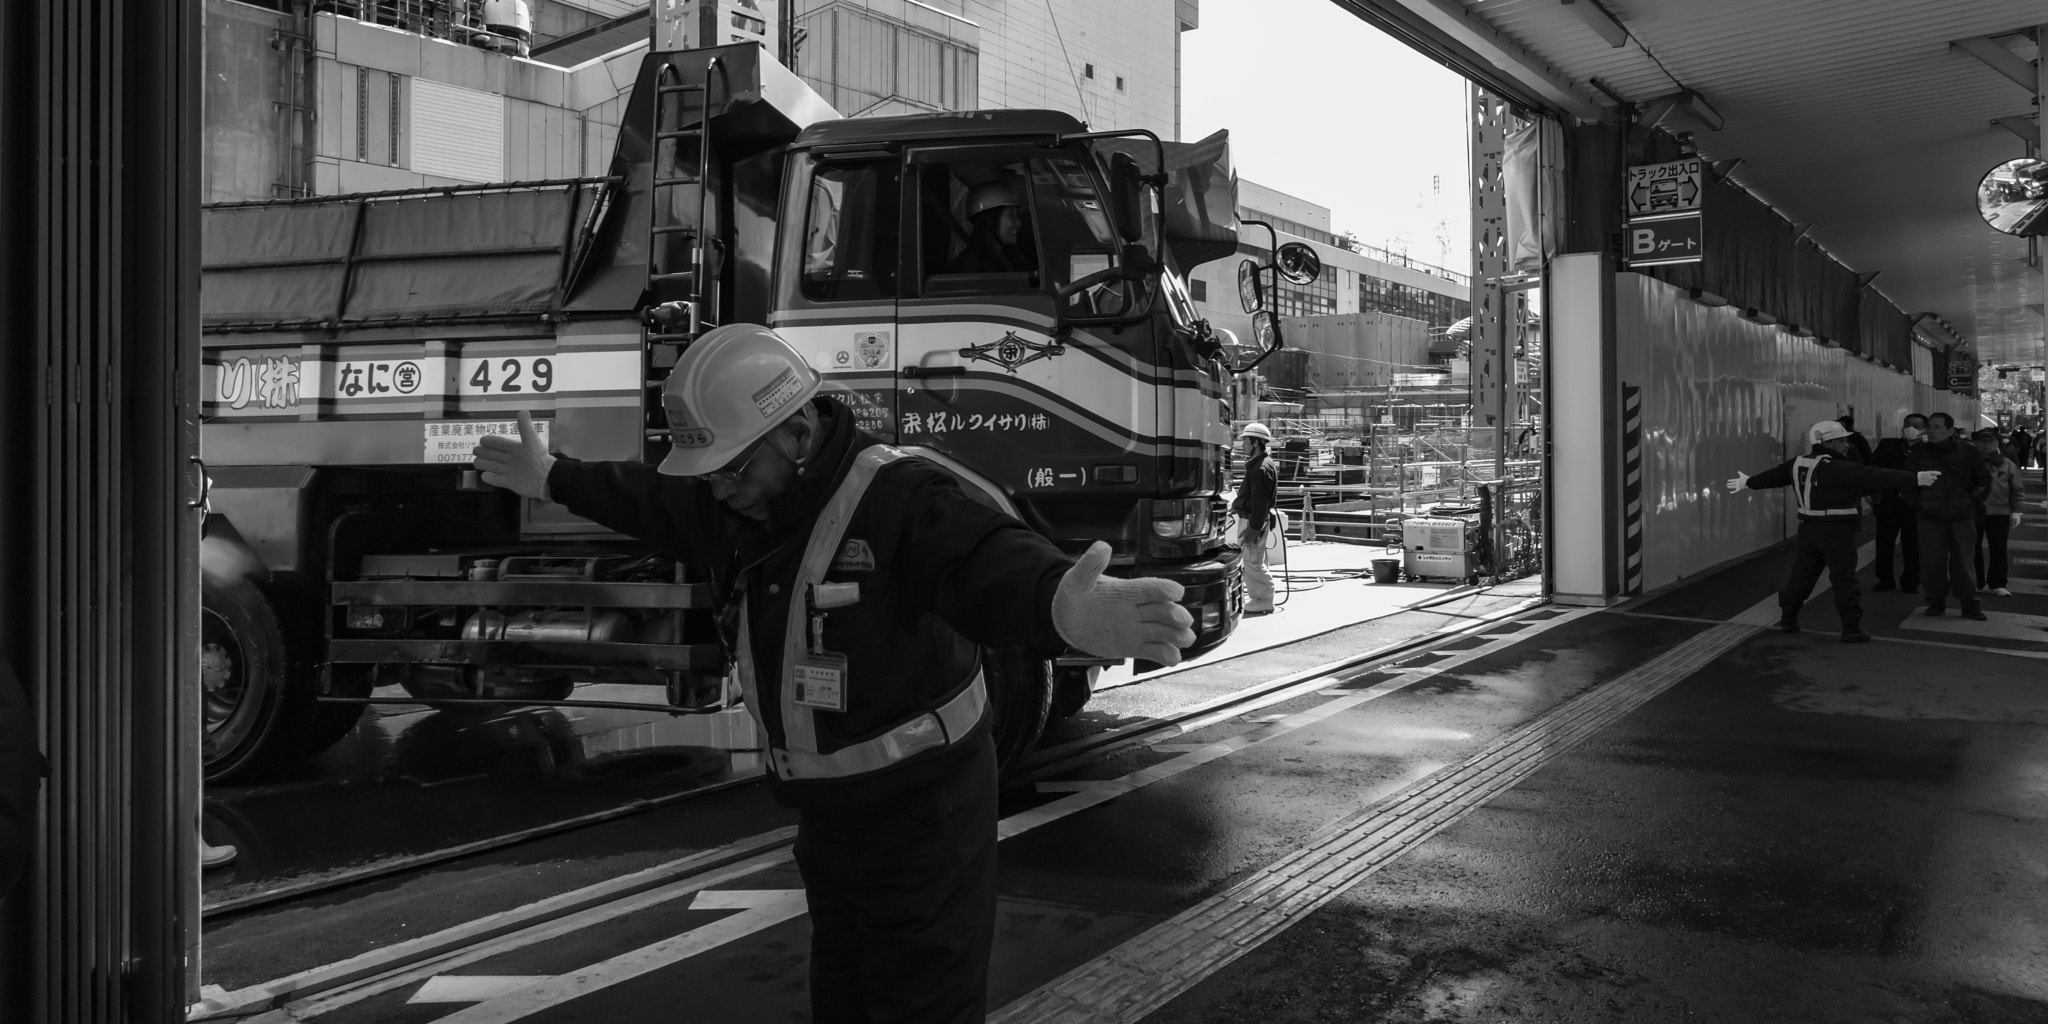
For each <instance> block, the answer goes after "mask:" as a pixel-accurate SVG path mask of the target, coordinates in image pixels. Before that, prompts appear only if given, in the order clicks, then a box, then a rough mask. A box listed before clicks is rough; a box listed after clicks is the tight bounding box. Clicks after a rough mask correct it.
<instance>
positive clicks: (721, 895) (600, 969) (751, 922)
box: [435, 889, 804, 1024]
mask: <svg viewBox="0 0 2048 1024" xmlns="http://www.w3.org/2000/svg"><path fill="white" fill-rule="evenodd" d="M690 909H691V910H738V911H740V913H737V914H734V915H732V916H731V917H726V918H720V919H719V920H716V921H713V922H711V923H710V924H707V925H705V926H703V927H701V928H692V929H691V930H689V931H687V932H684V933H682V934H681V935H676V936H672V937H670V938H666V939H663V940H661V941H660V942H657V943H654V944H653V945H649V946H642V947H640V948H639V949H636V950H633V951H632V952H630V953H621V954H619V955H618V956H615V957H612V958H611V959H609V960H606V961H604V962H603V963H599V964H593V965H591V966H589V967H586V968H584V969H582V970H580V971H576V972H574V973H571V974H563V975H559V976H557V977H553V978H548V979H545V980H543V981H541V982H539V983H537V984H533V985H528V986H526V987H524V988H521V989H519V990H517V991H514V992H509V993H506V994H504V995H501V996H498V997H497V998H495V999H492V1000H490V1001H489V1002H486V1003H479V1004H477V1005H475V1006H471V1007H469V1008H467V1009H463V1010H458V1011H456V1012H454V1013H451V1014H449V1015H448V1016H446V1017H442V1018H440V1019H439V1020H438V1021H436V1022H435V1024H508V1022H510V1021H515V1020H519V1019H520V1018H523V1017H528V1016H531V1015H533V1014H534V1013H536V1012H539V1011H540V1010H543V1009H546V1008H547V1007H550V1006H555V1005H557V1004H560V1003H566V1002H568V1001H569V1000H571V999H575V998H578V997H580V996H586V995H589V994H590V993H592V992H596V991H598V990H600V989H604V988H609V987H611V986H613V985H617V984H619V983H620V982H624V981H631V980H632V979H634V978H637V977H640V976H641V975H643V974H648V973H651V972H653V971H658V970H660V969H662V968H664V967H667V966H669V965H670V964H673V963H677V962H679V961H682V960H687V959H689V958H690V957H693V956H696V955H697V954H699V953H702V952H705V951H706V950H711V949H716V948H718V947H719V946H723V945H725V944H726V943H728V942H732V941H734V940H737V939H743V938H745V937H747V936H749V935H752V934H754V933H755V932H758V931H760V930H762V929H764V928H769V927H773V926H775V925H778V924H781V923H782V922H784V921H787V920H790V919H791V918H794V917H797V916H799V915H801V914H803V912H804V894H803V890H801V889H751V890H727V891H723V892H700V893H698V894H697V896H696V898H695V899H693V900H691V901H690Z"/></svg>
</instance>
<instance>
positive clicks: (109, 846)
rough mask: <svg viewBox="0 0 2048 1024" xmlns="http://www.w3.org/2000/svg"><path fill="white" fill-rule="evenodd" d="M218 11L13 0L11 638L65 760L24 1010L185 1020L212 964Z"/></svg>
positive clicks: (5, 595)
mask: <svg viewBox="0 0 2048 1024" xmlns="http://www.w3.org/2000/svg"><path fill="white" fill-rule="evenodd" d="M199 17H200V3H199V2H198V0H9V2H8V3H7V4H6V5H5V6H4V7H0V82H4V85H0V152H4V153H5V154H6V156H5V158H4V159H0V191H4V192H5V193H6V194H7V195H8V196H9V197H11V199H12V200H13V201H12V202H10V203H8V204H7V205H6V207H5V208H4V210H0V308H5V309H7V310H8V311H9V312H10V313H11V314H12V315H13V316H14V317H15V318H16V320H17V321H18V322H19V328H20V329H19V330H18V331H17V332H16V334H17V336H16V337H15V338H14V339H13V341H14V342H15V343H14V344H9V345H6V346H0V348H4V349H5V351H4V352H0V379H5V380H6V381H8V382H9V383H10V384H11V385H18V392H19V393H18V394H17V395H16V396H15V398H16V400H15V401H12V402H8V403H5V405H4V408H0V425H4V432H5V434H6V436H7V438H8V444H6V445H4V446H0V478H4V479H7V480H9V481H10V482H12V484H13V485H12V486H10V487H8V488H7V489H6V490H7V492H8V493H7V494H5V495H4V496H0V503H4V511H5V514H0V579H5V580H7V581H8V585H7V586H6V587H0V649H4V650H5V651H6V653H7V657H8V658H9V659H10V660H11V661H12V663H13V664H14V666H15V668H16V669H17V670H18V671H19V672H20V674H21V675H22V677H23V682H24V683H25V684H26V686H27V688H28V689H29V692H30V698H31V701H32V703H33V705H34V708H35V716H36V719H37V722H38V725H39V729H38V733H39V737H40V740H41V743H42V745H43V749H44V752H45V753H46V754H47V755H48V757H49V761H50V766H51V773H50V777H49V779H48V781H47V782H46V783H45V785H44V788H43V794H42V806H43V809H44V810H43V814H42V817H41V819H40V820H38V821H37V822H35V831H34V837H35V840H34V843H33V844H32V848H31V851H30V861H29V874H28V877H27V878H26V879H25V880H24V881H23V883H22V884H21V886H20V887H19V888H18V889H17V890H16V891H15V893H14V896H13V898H12V899H10V900H8V901H7V902H6V903H5V904H0V972H4V976H0V1020H7V1021H17V1020H20V1021H42V1022H48V1024H115V1022H123V1024H129V1022H133V1024H171V1022H174V1021H182V1020H183V1019H184V1013H183V1007H184V1006H185V1005H186V1003H187V1002H188V1001H189V993H190V989H188V987H187V985H186V981H187V977H186V970H187V969H188V968H196V966H197V956H196V952H197V950H196V945H195V944H194V943H195V942H196V936H197V927H198V921H199V914H198V902H199V891H198V873H199V869H198V864H197V863H196V860H197V854H198V790H199V757H198V744H197V737H198V704H197V699H198V692H199V687H198V671H197V669H198V636H197V632H198V621H199V613H198V597H197V594H198V580H197V560H196V558H197V536H196V533H197V531H196V529H194V523H193V516H192V513H191V512H190V511H187V509H188V505H187V502H188V501H190V500H191V499H193V498H194V497H196V495H197V492H198V473H197V472H196V469H195V467H193V466H191V465H189V464H188V461H187V460H188V457H189V456H190V455H191V454H192V452H193V442H194V440H195V433H194V432H195V431H196V429H197V423H198V413H197V410H196V408H195V407H194V405H195V402H196V400H197V397H198V392H199V385H198V382H199V374H198V357H199V343H198V324H199V312H198V284H199V275H198V265H199V251H198V249H199V247H198V239H199V234H198V230H197V221H198V216H199V198H200V194H199V159H198V155H199V141H200V139H201V136H202V133H201V131H200V104H199V99H198V97H199V89H198V86H199V77H198V75H199V67H200V64H199V47H198V42H199V37H200V20H199ZM24 943H25V945H24Z"/></svg>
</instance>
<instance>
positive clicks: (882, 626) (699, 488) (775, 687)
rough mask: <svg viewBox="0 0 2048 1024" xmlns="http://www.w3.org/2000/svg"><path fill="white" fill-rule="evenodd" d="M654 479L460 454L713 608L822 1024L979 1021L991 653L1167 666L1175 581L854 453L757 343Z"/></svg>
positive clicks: (714, 367)
mask: <svg viewBox="0 0 2048 1024" xmlns="http://www.w3.org/2000/svg"><path fill="white" fill-rule="evenodd" d="M662 404H663V407H664V409H665V411H666V412H667V415H668V422H669V439H670V441H671V443H672V448H671V450H670V451H669V453H668V456H667V457H666V458H665V459H664V460H663V461H662V463H661V465H660V467H659V468H658V469H657V468H656V467H655V466H651V465H647V464H645V463H640V462H579V461H576V460H575V459H572V458H568V457H566V456H565V457H559V458H558V457H557V456H555V455H552V454H550V453H549V452H548V451H547V446H546V443H545V442H544V441H542V440H541V438H540V437H539V436H538V435H537V434H536V433H535V432H534V430H533V427H532V424H531V422H530V421H529V420H528V418H527V416H526V414H525V413H524V412H522V413H520V420H519V437H517V438H507V437H488V438H485V439H484V440H483V442H482V443H481V444H480V445H479V446H478V447H477V448H476V450H475V459H476V467H477V469H479V470H481V471H482V474H483V479H484V481H485V482H487V483H491V484H494V485H496V486H499V487H505V488H509V489H511V490H514V491H517V492H519V493H520V494H524V495H527V496H529V497H539V498H548V499H552V500H554V501H556V502H559V503H561V504H562V505H563V506H565V507H567V508H568V509H569V510H570V511H571V512H574V513H576V514H578V515H581V516H584V517H586V518H589V519H592V520H594V521H596V522H598V523H601V524H603V525H605V526H607V527H610V528H611V529H614V530H617V531H619V532H621V533H625V534H628V535H631V536H636V537H641V538H644V539H646V540H649V541H653V542H656V543H659V544H661V545H663V546H664V547H665V548H667V549H668V550H669V551H671V552H672V553H673V554H675V555H676V557H678V558H680V559H682V560H685V561H687V562H689V563H691V564H694V565H697V566H700V567H703V568H705V569H707V570H708V571H709V575H710V577H711V579H712V580H714V581H715V582H716V584H717V585H718V586H719V587H720V588H721V589H722V591H723V598H722V604H723V605H724V606H725V607H726V609H727V611H728V615H727V616H725V617H724V618H725V619H726V621H728V622H730V623H731V625H730V626H729V627H728V629H727V633H728V636H727V644H728V646H729V647H730V648H731V649H732V651H733V653H734V658H735V670H736V672H737V675H738V679H739V683H740V687H741V690H742V691H743V693H744V694H745V698H746V699H745V705H746V708H747V711H748V712H749V713H751V714H752V715H753V716H754V719H755V721H756V722H757V723H758V724H759V725H760V731H761V735H762V736H763V737H764V741H765V745H766V748H767V750H766V754H767V761H768V764H769V767H770V773H769V776H768V785H769V787H770V789H771V790H772V791H773V792H774V794H775V796H776V798H777V799H778V800H780V801H781V802H783V803H785V804H787V805H789V806H793V807H795V808H796V809H797V812H798V829H797V842H796V859H797V867H798V870H799V871H800V872H801V873H802V875H803V878H804V884H805V892H806V896H807V899H808V902H809V909H810V915H811V923H812V928H811V970H810V980H811V1005H812V1019H814V1020H817V1021H852V1020H862V1021H865V1020H877V1021H879V1020H902V1021H912V1020H914V1021H932V1022H961V1024H965V1022H968V1021H973V1022H975V1024H979V1022H981V1021H982V1020H983V1019H984V1017H985V1015H986V1012H987V1001H988V993H987V982H988V966H989V953H990V949H991V947H992V945H993V942H994V934H995V908H996V888H995V885H996V875H995V854H996V768H997V766H996V758H995V748H994V744H993V742H992V740H991V738H990V722H989V713H988V696H987V690H986V685H985V684H984V681H983V678H982V671H981V666H980V664H979V657H978V652H979V648H980V647H981V646H989V647H999V648H1002V647H1023V648H1026V649H1029V650H1031V651H1032V652H1034V654H1036V655H1038V656H1041V657H1051V656H1054V655H1056V654H1058V653H1059V652H1061V651H1063V650H1065V649H1066V647H1067V646H1068V645H1070V644H1071V645H1072V646H1073V647H1076V648H1079V649H1080V650H1082V651H1086V652H1089V653H1091V654H1094V655H1097V656H1101V657H1107V658H1144V659H1147V660H1150V661H1157V662H1161V663H1163V664H1174V663H1177V662H1178V661H1179V660H1180V649H1181V648H1184V647H1186V646H1188V645H1189V644H1192V643H1193V642H1194V639H1195V634H1194V631H1193V630H1192V629H1191V628H1190V627H1191V625H1192V618H1191V617H1190V615H1189V614H1188V612H1187V610H1186V609H1184V608H1182V607H1181V606H1180V605H1179V604H1176V603H1175V602H1176V601H1178V600H1179V599H1180V598H1181V596H1182V589H1181V586H1180V584H1178V583H1175V582H1172V581H1169V580H1162V579H1151V578H1147V579H1135V580H1124V579H1114V578H1105V577H1103V576H1102V575H1101V574H1102V569H1103V567H1104V566H1105V565H1106V564H1107V563H1108V560H1109V547H1108V545H1106V544H1101V543H1097V544H1095V545H1094V546H1093V547H1092V548H1091V549H1090V550H1089V551H1088V552H1087V553H1086V554H1084V555H1082V556H1081V558H1080V559H1079V560H1078V561H1075V560H1073V559H1070V558H1068V557H1067V556H1065V555H1063V554H1062V553H1061V552H1060V551H1059V549H1058V548H1056V547H1054V546H1053V545H1052V543H1051V542H1049V541H1047V540H1046V539H1045V538H1043V537H1041V536H1039V535H1038V534H1037V533H1036V532H1034V531H1032V530H1031V529H1030V528H1028V527H1026V526H1025V525H1024V524H1022V523H1020V522H1018V521H1017V520H1016V519H1014V518H1012V517H1010V516H1008V515H1005V514H1003V513H1001V512H999V511H996V510H994V509H992V508H990V507H988V506H986V505H984V504H982V503H980V502H978V501H975V500H974V499H972V498H970V497H968V496H967V494H966V493H965V492H964V491H962V490H961V488H960V486H959V484H958V483H956V482H955V480H954V478H953V477H951V476H949V475H948V474H947V473H946V472H945V471H944V470H942V469H941V468H939V467H938V466H937V465H935V464H933V463H931V462H929V461H927V460H924V459H920V458H916V457H913V456H906V455H905V454H904V453H902V452H899V451H897V450H896V449H894V448H891V447H889V446H887V445H885V444H882V443H881V442H880V441H878V440H877V439H876V438H874V437H872V436H870V435H868V434H865V433H863V432H861V431H860V430H859V429H858V428H857V427H856V426H855V422H854V414H853V412H852V411H851V410H850V409H848V408H847V406H846V405H845V404H844V403H842V402H841V401H840V400H839V399H837V398H834V397H831V396H829V395H823V394H820V393H819V391H818V375H817V374H816V373H815V372H814V371H813V370H812V369H811V367H810V366H809V365H807V364H806V363H805V362H804V360H803V358H802V357H801V356H800V355H798V354H797V352H796V351H795V350H794V349H792V348H791V347H790V346H789V345H788V343H786V342H785V341H783V340H782V338H781V337H779V336H778V335H776V334H775V332H773V331H771V330H769V329H768V328H766V327H760V326H755V325H752V324H734V325H727V326H723V327H718V328H715V329H713V330H711V331H710V332H708V333H706V334H705V335H704V336H703V337H702V338H700V339H698V340H697V341H696V342H694V343H692V344H691V345H690V346H689V347H688V348H686V349H685V350H684V351H683V353H682V357H681V358H680V359H679V360H678V361H677V363H676V365H675V368H674V369H673V370H671V371H670V373H669V376H668V382H667V385H666V387H665V389H664V392H663V397H662Z"/></svg>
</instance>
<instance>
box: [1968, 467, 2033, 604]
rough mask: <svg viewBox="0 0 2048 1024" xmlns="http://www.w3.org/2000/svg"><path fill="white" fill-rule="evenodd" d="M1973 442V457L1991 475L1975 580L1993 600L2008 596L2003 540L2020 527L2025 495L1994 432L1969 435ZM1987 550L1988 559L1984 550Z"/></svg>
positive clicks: (1979, 525) (1979, 529) (2008, 566)
mask: <svg viewBox="0 0 2048 1024" xmlns="http://www.w3.org/2000/svg"><path fill="white" fill-rule="evenodd" d="M1972 440H1974V441H1976V442H1977V454H1979V455H1981V456H1983V457H1984V465H1985V467H1986V468H1987V469H1988V470H1989V471H1990V473H1991V489H1990V490H1989V491H1987V492H1985V495H1984V511H1983V512H1982V513H1981V514H1980V515H1979V516H1978V519H1977V559H1976V565H1977V579H1978V580H1979V581H1980V582H1981V583H1983V585H1984V589H1986V590H1989V591H1990V592H1991V593H1992V594H1993V595H1995V596H1997V597H2011V596H2012V591H2010V590H2007V589H2006V587H2005V584H2006V582H2007V572H2008V571H2009V570H2010V569H2011V567H2012V566H2011V564H2010V563H2011V560H2012V559H2011V555H2009V554H2008V553H2007V551H2006V541H2007V539H2008V538H2010V537H2011V536H2012V531H2013V530H2014V529H2016V528H2018V526H2019V525H2020V509H2021V508H2023V507H2024V506H2025V505H2026V497H2027V493H2026V490H2025V489H2024V488H2022V487H2021V486H2020V467H2019V464H2018V463H2016V462H2014V461H2013V460H2012V459H2009V458H2007V457H2006V455H2005V453H2004V452H2002V451H2000V450H1999V444H1998V431H1997V429H1995V428H1992V427H1986V428H1984V429H1983V430H1979V431H1977V433H1976V434H1974V435H1972ZM1986 548H1989V549H1990V558H1989V559H1987V558H1986V557H1985V549H1986Z"/></svg>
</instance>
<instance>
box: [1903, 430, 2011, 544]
mask: <svg viewBox="0 0 2048 1024" xmlns="http://www.w3.org/2000/svg"><path fill="white" fill-rule="evenodd" d="M1906 468H1907V469H1910V470H1916V471H1917V470H1922V469H1938V470H1941V479H1939V480H1936V481H1935V482H1934V486H1932V487H1918V488H1915V489H1914V492H1913V497H1912V498H1910V499H1908V501H1909V502H1910V503H1911V504H1912V505H1913V509H1914V511H1916V512H1918V513H1919V515H1920V518H1922V519H1932V520H1936V521H1938V522H1944V523H1953V522H1960V521H1962V520H1966V519H1967V520H1971V521H1975V520H1976V518H1977V506H1978V505H1979V504H1981V503H1982V502H1983V501H1984V496H1985V495H1987V494H1990V493H1991V471H1990V470H1989V469H1986V468H1985V466H1984V457H1983V456H1982V455H1979V454H1977V448H1976V446H1975V445H1972V444H1970V443H1969V442H1968V441H1965V440H1962V439H1961V438H1960V437H1955V436H1951V437H1950V438H1949V439H1948V440H1947V441H1946V442H1944V443H1942V444H1935V443H1934V442H1932V441H1922V442H1920V443H1919V444H1917V445H1914V446H1913V450H1912V451H1911V452H1909V453H1907V455H1906Z"/></svg>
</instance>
